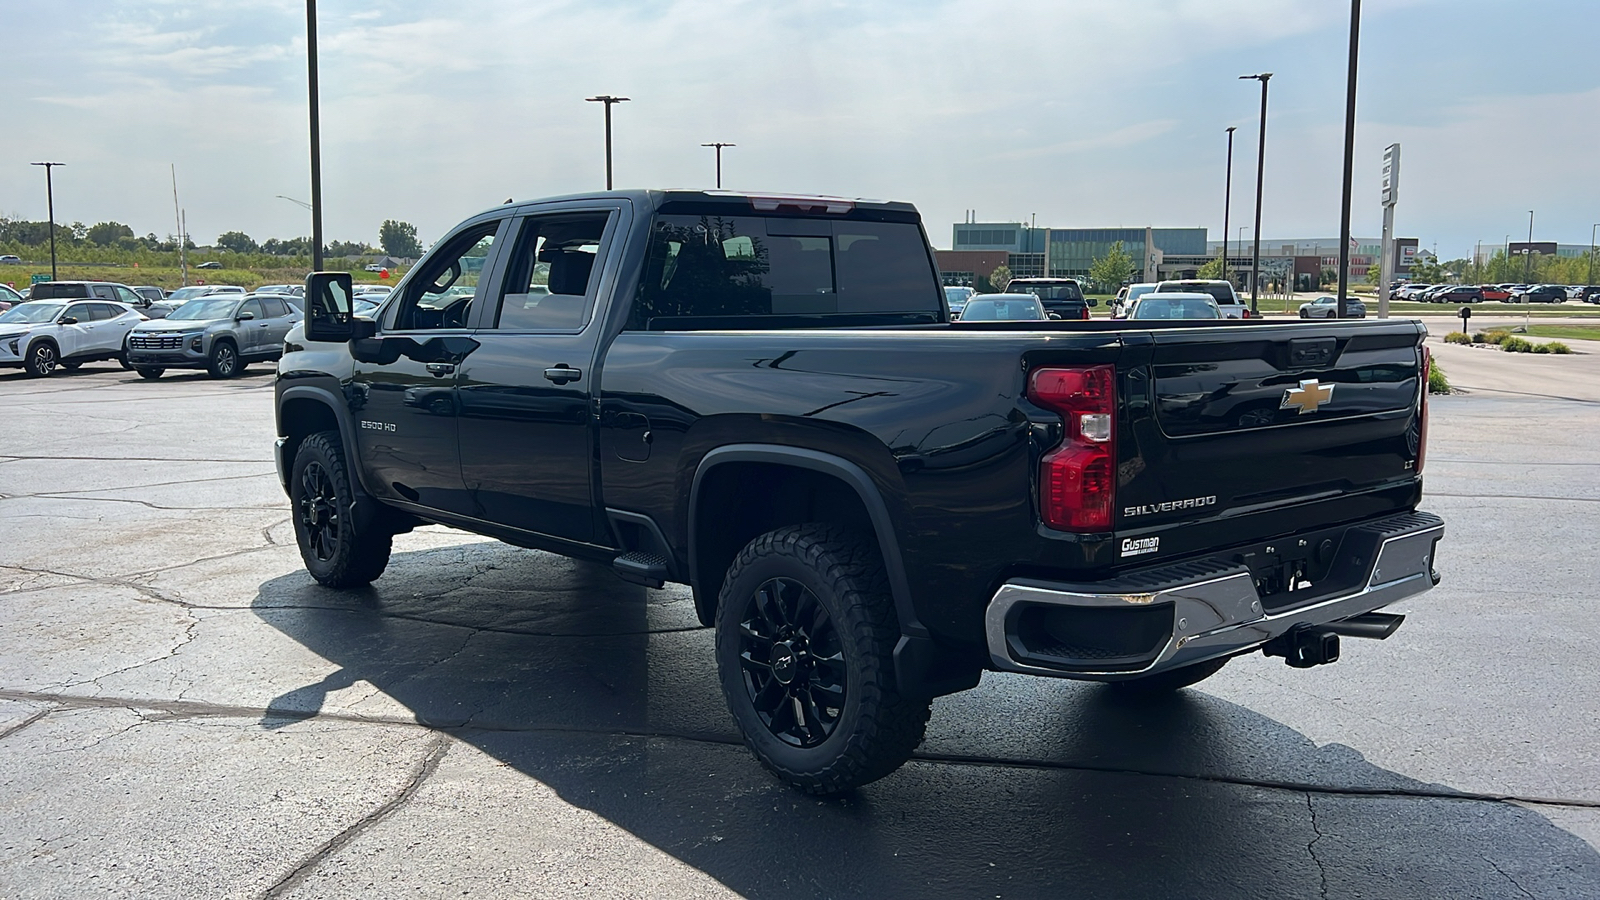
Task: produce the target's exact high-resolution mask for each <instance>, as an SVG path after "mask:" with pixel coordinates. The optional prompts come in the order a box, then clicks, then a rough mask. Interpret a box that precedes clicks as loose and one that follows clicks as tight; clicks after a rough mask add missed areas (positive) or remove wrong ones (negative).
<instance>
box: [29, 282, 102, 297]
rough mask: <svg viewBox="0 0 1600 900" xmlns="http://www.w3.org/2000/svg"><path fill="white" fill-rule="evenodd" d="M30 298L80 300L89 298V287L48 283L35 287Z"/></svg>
mask: <svg viewBox="0 0 1600 900" xmlns="http://www.w3.org/2000/svg"><path fill="white" fill-rule="evenodd" d="M28 296H29V297H31V298H32V299H34V300H78V299H81V298H83V297H87V296H89V286H88V285H86V284H60V283H57V282H53V281H46V282H44V283H42V284H36V285H34V286H33V293H32V294H29V295H28Z"/></svg>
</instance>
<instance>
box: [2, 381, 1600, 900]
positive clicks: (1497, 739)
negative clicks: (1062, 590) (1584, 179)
mask: <svg viewBox="0 0 1600 900" xmlns="http://www.w3.org/2000/svg"><path fill="white" fill-rule="evenodd" d="M1451 377H1452V379H1453V380H1456V381H1458V382H1461V381H1466V382H1469V383H1470V381H1471V373H1470V372H1462V371H1458V370H1457V369H1452V370H1451ZM0 410H3V411H4V413H5V415H4V421H5V422H6V423H7V424H6V428H5V430H4V431H3V432H0V634H3V635H4V636H5V637H6V643H5V647H6V649H5V651H4V652H3V653H0V809H3V810H5V811H6V814H5V815H4V816H0V897H4V898H13V897H17V898H22V897H28V898H33V897H41V898H43V897H61V898H68V897H71V898H78V897H201V896H203V897H252V898H265V897H274V898H276V897H284V898H310V897H328V898H338V897H373V896H420V897H443V896H447V895H448V896H463V895H469V896H481V897H510V896H548V897H563V896H574V897H585V896H592V895H596V894H604V895H606V896H622V897H635V896H637V897H645V896H649V897H658V896H672V897H678V896H684V897H702V896H704V897H722V896H734V895H744V896H754V897H793V896H805V897H810V896H815V897H851V896H862V897H867V896H870V897H882V896H906V897H975V896H985V897H987V896H999V897H1005V898H1013V897H1045V896H1048V897H1084V898H1088V897H1271V898H1299V897H1306V898H1313V897H1316V898H1321V897H1334V898H1339V897H1380V898H1413V897H1414V898H1436V897H1484V898H1500V897H1516V898H1522V897H1538V898H1544V897H1596V896H1600V854H1597V852H1596V848H1597V847H1600V755H1597V754H1596V753H1595V752H1594V749H1593V748H1594V747H1595V746H1596V744H1597V740H1596V739H1597V737H1600V725H1597V719H1600V717H1597V716H1596V715H1595V701H1594V699H1593V697H1592V692H1591V691H1590V690H1588V688H1589V687H1590V686H1592V685H1594V684H1595V683H1596V675H1597V669H1600V662H1597V660H1596V657H1595V656H1594V654H1593V653H1592V652H1588V648H1589V647H1592V646H1593V645H1594V643H1595V642H1596V640H1597V639H1600V622H1597V621H1596V618H1595V617H1594V616H1592V615H1590V614H1589V611H1590V603H1589V597H1588V591H1589V590H1590V588H1591V586H1592V585H1593V584H1595V583H1596V582H1597V581H1600V577H1597V576H1600V571H1597V566H1596V564H1595V561H1594V558H1593V556H1592V555H1591V553H1590V551H1589V549H1588V546H1587V544H1588V542H1587V540H1586V538H1587V536H1588V535H1591V534H1593V533H1594V532H1595V530H1596V529H1595V526H1596V524H1597V523H1596V516H1597V515H1600V510H1597V509H1596V507H1595V504H1594V503H1593V501H1594V500H1595V499H1600V493H1597V492H1596V491H1597V489H1596V487H1595V485H1596V484H1600V479H1597V477H1596V476H1597V475H1600V464H1597V463H1592V462H1587V461H1586V460H1587V459H1588V458H1589V453H1590V448H1591V447H1592V446H1593V445H1595V444H1596V443H1597V442H1600V410H1597V409H1595V408H1594V405H1593V404H1590V403H1584V402H1578V401H1568V400H1559V399H1550V398H1540V399H1531V400H1530V399H1527V398H1518V397H1512V396H1509V395H1505V394H1499V393H1496V392H1495V391H1492V390H1483V391H1479V392H1475V393H1473V394H1469V395H1466V396H1457V397H1448V398H1442V399H1436V400H1435V401H1434V407H1433V421H1432V423H1431V428H1432V436H1431V444H1430V451H1429V460H1428V464H1427V472H1428V487H1429V499H1428V501H1427V503H1426V504H1425V505H1426V507H1427V508H1429V509H1431V510H1434V511H1436V512H1438V513H1440V514H1441V515H1443V516H1445V518H1446V520H1447V521H1448V523H1449V535H1448V537H1447V539H1446V541H1445V543H1444V544H1442V545H1441V557H1442V558H1441V560H1440V569H1441V571H1442V573H1443V575H1444V578H1445V581H1444V583H1443V584H1442V585H1441V586H1440V587H1439V588H1437V589H1436V590H1434V591H1433V592H1431V593H1429V594H1426V595H1423V596H1422V597H1419V598H1415V599H1414V600H1413V601H1408V602H1407V603H1405V604H1402V605H1401V607H1400V608H1398V609H1396V610H1395V611H1398V612H1403V613H1406V614H1407V615H1408V619H1407V623H1406V625H1405V626H1404V627H1403V628H1401V629H1400V631H1399V632H1398V633H1397V634H1396V635H1395V636H1394V637H1393V638H1391V639H1390V640H1388V641H1385V642H1381V643H1380V642H1368V641H1358V640H1347V641H1346V642H1345V651H1344V653H1345V655H1344V659H1343V660H1342V661H1341V662H1339V663H1338V664H1337V665H1334V666H1326V667H1321V668H1318V669H1312V670H1308V671H1296V670H1292V669H1289V668H1287V667H1286V666H1284V665H1282V664H1281V663H1280V662H1278V661H1275V660H1268V659H1266V658H1264V657H1260V656H1250V657H1244V658H1241V659H1239V660H1235V661H1234V662H1233V663H1231V664H1230V665H1229V666H1228V668H1226V669H1224V670H1223V671H1222V672H1221V673H1220V674H1218V675H1217V676H1215V677H1213V678H1212V679H1210V680H1208V681H1206V682H1204V683H1203V684H1202V685H1200V686H1199V687H1197V688H1196V689H1191V690H1189V691H1185V692H1183V693H1182V694H1181V695H1180V696H1176V697H1172V698H1168V699H1165V700H1162V701H1158V702H1153V703H1148V704H1142V705H1128V704H1127V703H1126V702H1125V701H1119V700H1118V699H1117V698H1116V697H1113V696H1112V695H1111V694H1110V693H1109V692H1107V691H1105V690H1103V689H1102V688H1100V687H1098V686H1095V685H1086V684H1077V683H1072V682H1066V681H1056V680H1047V679H1033V678H1026V677H1021V676H1010V675H995V674H992V673H991V674H989V675H986V676H985V678H984V681H983V684H982V685H981V686H980V687H979V688H977V689H976V690H973V691H970V692H967V693H964V694H960V695H956V696H952V697H946V698H942V699H940V700H939V701H937V702H936V704H935V707H934V714H933V719H932V722H931V723H930V726H929V729H928V737H927V741H926V742H925V743H924V745H923V746H922V748H921V749H920V750H919V752H918V755H917V757H916V758H915V759H914V760H913V761H912V762H911V763H909V764H908V765H907V766H906V767H905V768H904V769H902V770H901V771H900V772H898V773H896V774H894V775H892V776H890V777H889V778H886V779H884V780H882V781H880V782H878V783H876V784H873V785H871V786H869V787H867V788H866V789H863V790H861V791H859V792H857V793H856V794H855V795H854V796H851V797H849V798H846V799H843V800H836V801H818V800H815V799H811V798H807V797H803V796H801V795H799V794H796V793H794V792H792V791H790V790H788V789H786V788H783V787H781V786H779V785H778V784H777V783H776V782H774V781H773V780H772V779H770V778H769V777H767V776H766V775H765V773H764V772H763V771H762V770H761V769H760V768H759V767H758V766H757V765H756V764H755V762H754V761H753V760H752V759H751V757H750V756H749V754H748V753H747V752H746V751H745V749H744V748H743V746H742V744H741V743H740V741H739V738H738V736H737V734H736V733H735V732H734V730H733V728H732V725H731V722H730V720H729V718H728V715H727V713H726V711H725V709H724V706H723V701H722V697H721V691H720V689H719V688H718V686H717V683H716V679H715V674H714V670H713V666H712V663H711V644H712V641H711V634H710V633H709V632H708V631H706V630H704V629H702V628H700V627H699V626H698V624H697V622H696V621H695V617H694V612H693V609H692V604H691V602H690V599H689V596H688V592H687V590H685V589H683V588H679V587H673V586H669V587H668V588H667V589H665V590H661V591H648V590H644V589H642V588H639V587H636V586H633V585H628V584H625V583H623V582H621V581H619V580H618V579H616V578H615V577H614V576H612V575H611V573H610V572H609V571H607V570H606V569H604V568H603V567H599V566H594V565H590V564H586V563H579V562H574V561H570V560H566V559H562V558H559V557H554V556H550V555H548V554H543V553H538V552H534V551H526V550H519V549H516V548H512V547H508V546H506V545H502V544H499V543H496V542H493V541H488V540H485V539H483V538H480V537H477V536H474V535H468V534H463V533H460V532H455V531H451V530H448V529H444V528H438V527H430V528H424V529H420V530H418V531H416V532H414V533H412V534H409V535H404V536H401V537H400V538H398V539H397V541H396V546H395V553H394V557H393V562H392V563H391V565H390V568H389V570H388V572H387V573H386V574H385V575H384V577H383V578H382V579H380V580H379V581H378V582H376V583H375V584H374V585H373V586H372V588H370V589H366V590H360V591H350V592H336V591H329V590H326V589H323V588H321V587H319V586H317V585H316V584H315V583H314V582H312V581H311V579H310V578H309V577H308V576H306V575H305V573H304V571H303V570H302V568H301V565H300V561H299V557H298V554H297V552H296V550H295V548H294V539H293V532H292V529H291V527H290V523H289V518H288V505H287V502H286V501H285V499H284V497H283V495H282V493H281V490H280V489H279V487H278V484H277V481H276V478H275V476H274V475H273V474H272V462H271V457H270V449H271V444H272V438H273V435H272V409H271V377H270V374H269V373H268V369H267V367H257V370H255V371H252V372H250V373H248V374H247V375H246V376H245V377H243V378H240V379H237V380H235V381H231V382H213V381H209V380H207V379H205V378H204V377H203V376H200V375H194V376H190V375H187V374H184V375H177V376H173V377H169V378H166V379H163V380H162V381H160V382H155V383H149V382H143V381H141V380H140V379H139V378H137V376H134V375H132V373H126V372H122V371H121V370H119V369H116V368H115V367H111V366H98V365H96V366H86V367H85V368H83V369H81V370H79V371H78V372H74V373H63V374H62V375H61V376H59V377H57V378H54V379H51V380H50V381H48V382H40V381H31V380H27V379H24V378H21V377H20V376H12V375H7V374H0Z"/></svg>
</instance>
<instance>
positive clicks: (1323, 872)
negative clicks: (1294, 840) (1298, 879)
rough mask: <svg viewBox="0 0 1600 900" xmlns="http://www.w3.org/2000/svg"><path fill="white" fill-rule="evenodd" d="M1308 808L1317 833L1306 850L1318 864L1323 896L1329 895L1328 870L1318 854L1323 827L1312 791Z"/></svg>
mask: <svg viewBox="0 0 1600 900" xmlns="http://www.w3.org/2000/svg"><path fill="white" fill-rule="evenodd" d="M1306 810H1307V811H1309V812H1310V813H1311V830H1312V832H1314V833H1315V834H1316V837H1314V838H1312V839H1311V840H1310V842H1308V843H1307V844H1306V852H1307V853H1309V854H1311V861H1312V862H1314V863H1316V864H1317V877H1319V878H1321V879H1322V896H1323V898H1324V900H1326V898H1327V896H1328V870H1327V869H1325V868H1323V865H1322V859H1321V858H1319V857H1318V856H1317V841H1320V840H1322V829H1321V828H1320V827H1318V825H1317V807H1316V805H1315V804H1313V803H1312V802H1311V792H1310V791H1307V792H1306Z"/></svg>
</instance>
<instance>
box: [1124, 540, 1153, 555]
mask: <svg viewBox="0 0 1600 900" xmlns="http://www.w3.org/2000/svg"><path fill="white" fill-rule="evenodd" d="M1160 549H1161V538H1158V537H1149V538H1123V539H1122V555H1123V556H1142V555H1143V554H1146V553H1154V552H1156V551H1157V550H1160Z"/></svg>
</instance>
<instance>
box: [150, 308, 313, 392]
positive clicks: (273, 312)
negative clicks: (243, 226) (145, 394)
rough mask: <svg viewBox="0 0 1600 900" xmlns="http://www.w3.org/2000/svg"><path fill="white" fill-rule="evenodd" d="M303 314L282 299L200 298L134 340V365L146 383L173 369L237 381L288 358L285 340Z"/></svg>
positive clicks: (154, 323) (154, 322) (159, 321)
mask: <svg viewBox="0 0 1600 900" xmlns="http://www.w3.org/2000/svg"><path fill="white" fill-rule="evenodd" d="M298 321H300V312H299V311H298V310H296V309H295V308H294V307H293V306H291V305H289V304H287V303H285V302H284V298H283V297H280V296H278V295H276V294H220V295H218V294H211V295H207V296H202V297H196V298H194V299H193V300H190V301H189V302H188V303H185V304H184V305H182V306H180V307H178V308H177V309H175V310H173V311H172V312H171V313H170V314H168V315H167V317H166V318H165V319H158V320H154V321H150V322H144V323H141V324H140V325H139V326H138V327H137V328H135V329H134V330H133V333H132V334H129V335H128V363H129V365H131V366H133V368H134V369H135V370H137V371H138V373H139V374H140V376H142V377H144V378H151V379H154V378H160V377H161V375H162V373H164V372H166V370H168V369H205V370H206V371H207V372H210V373H211V377H212V378H232V377H233V376H235V375H238V374H239V373H240V372H243V371H244V367H245V366H247V365H249V364H250V363H253V362H264V361H267V360H275V359H277V358H278V357H279V356H282V355H283V339H284V337H286V336H287V335H288V334H289V329H290V328H291V327H293V326H294V324H295V323H296V322H298Z"/></svg>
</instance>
